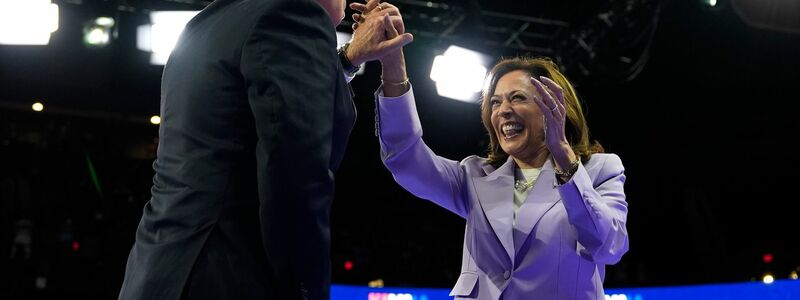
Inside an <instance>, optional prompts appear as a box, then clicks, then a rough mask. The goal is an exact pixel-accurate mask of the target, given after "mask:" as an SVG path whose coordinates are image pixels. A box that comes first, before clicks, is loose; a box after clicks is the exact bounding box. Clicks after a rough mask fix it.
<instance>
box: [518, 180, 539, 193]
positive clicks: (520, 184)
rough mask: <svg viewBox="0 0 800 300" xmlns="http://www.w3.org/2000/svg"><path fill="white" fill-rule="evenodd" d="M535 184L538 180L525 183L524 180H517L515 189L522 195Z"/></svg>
mask: <svg viewBox="0 0 800 300" xmlns="http://www.w3.org/2000/svg"><path fill="white" fill-rule="evenodd" d="M534 183H536V180H531V181H530V182H528V181H525V180H524V179H517V181H516V182H514V188H515V189H516V190H517V191H519V192H520V193H522V192H524V191H526V190H528V189H529V188H531V187H532V186H533V184H534Z"/></svg>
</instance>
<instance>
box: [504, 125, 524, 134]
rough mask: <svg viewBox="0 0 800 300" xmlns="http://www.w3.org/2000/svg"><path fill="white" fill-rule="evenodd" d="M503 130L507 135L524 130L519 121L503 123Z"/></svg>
mask: <svg viewBox="0 0 800 300" xmlns="http://www.w3.org/2000/svg"><path fill="white" fill-rule="evenodd" d="M502 131H503V135H504V136H505V137H507V138H508V137H513V136H515V135H517V134H519V132H520V131H522V125H521V124H517V123H511V124H506V125H503V127H502Z"/></svg>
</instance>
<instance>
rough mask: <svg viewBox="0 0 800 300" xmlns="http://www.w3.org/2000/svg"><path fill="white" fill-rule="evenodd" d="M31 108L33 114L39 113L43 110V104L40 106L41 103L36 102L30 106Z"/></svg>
mask: <svg viewBox="0 0 800 300" xmlns="http://www.w3.org/2000/svg"><path fill="white" fill-rule="evenodd" d="M31 108H32V109H33V111H35V112H40V111H43V110H44V104H42V103H41V102H36V103H34V104H33V105H31Z"/></svg>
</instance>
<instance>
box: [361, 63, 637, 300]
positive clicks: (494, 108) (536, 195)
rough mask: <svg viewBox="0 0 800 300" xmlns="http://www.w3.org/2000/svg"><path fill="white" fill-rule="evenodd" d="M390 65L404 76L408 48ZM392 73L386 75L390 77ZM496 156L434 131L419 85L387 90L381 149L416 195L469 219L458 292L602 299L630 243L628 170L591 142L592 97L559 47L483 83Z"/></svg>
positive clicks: (502, 68) (458, 295)
mask: <svg viewBox="0 0 800 300" xmlns="http://www.w3.org/2000/svg"><path fill="white" fill-rule="evenodd" d="M382 63H383V72H384V75H387V74H390V75H391V76H393V77H401V78H402V77H404V76H403V75H404V73H405V64H404V63H403V60H402V55H399V56H397V57H396V59H391V58H389V59H384V60H382ZM386 78H387V76H384V80H385V79H386ZM483 95H484V96H483V102H482V105H481V118H482V121H483V124H484V126H485V128H486V131H487V132H488V134H489V137H490V146H489V155H488V158H482V157H478V156H474V155H473V156H470V157H467V158H465V159H463V160H462V161H460V162H458V161H453V160H449V159H446V158H443V157H440V156H438V155H436V154H435V153H434V152H433V151H432V150H431V149H430V148H429V147H428V146H427V145H426V144H425V142H424V141H423V140H422V127H421V125H420V122H419V117H418V116H417V112H416V105H415V103H414V95H413V90H412V88H411V86H410V84H406V85H405V86H404V88H403V89H398V88H397V87H395V86H393V85H392V84H391V83H387V82H384V85H383V87H382V88H381V90H379V92H378V93H377V98H378V99H377V106H378V109H377V112H378V116H377V118H376V119H377V120H378V122H379V124H378V126H376V127H377V128H378V129H379V130H378V132H379V138H380V145H381V157H382V159H383V162H384V164H385V165H386V167H387V168H388V169H389V171H391V172H392V175H393V176H394V178H395V180H396V181H397V182H398V183H399V184H400V185H401V186H403V187H404V188H405V189H406V190H408V191H409V192H411V193H412V194H414V195H416V196H418V197H420V198H424V199H428V200H431V201H433V202H434V203H436V204H437V205H439V206H442V207H444V208H445V209H447V210H449V211H451V212H453V213H455V214H457V215H459V216H461V217H463V218H464V219H466V221H467V222H466V234H465V237H464V257H463V259H462V267H461V275H460V276H459V278H458V281H457V282H456V283H455V286H454V288H453V290H452V291H451V293H450V296H455V299H487V300H489V299H491V300H494V299H501V298H504V299H527V298H530V297H531V296H535V297H541V298H542V299H598V298H603V297H604V291H603V280H604V277H605V265H613V264H616V263H617V262H619V260H620V259H621V258H622V255H623V254H625V252H627V250H628V233H627V229H626V226H625V223H626V220H627V214H628V205H627V202H626V201H625V192H624V189H623V185H624V183H625V174H624V168H623V166H622V162H621V160H620V158H619V157H618V156H617V155H614V154H604V153H602V152H603V148H602V147H601V146H600V144H599V143H597V142H594V143H590V142H589V129H588V126H587V125H586V120H585V118H584V116H583V112H582V109H581V105H580V102H578V98H577V97H576V96H575V91H574V89H573V87H572V85H571V84H570V83H569V81H567V79H566V78H565V77H564V76H563V75H562V74H561V73H560V72H559V71H558V67H557V66H556V65H555V64H554V63H553V62H552V61H551V60H550V59H547V58H512V59H504V60H501V61H500V62H499V63H498V64H496V65H495V66H494V68H492V72H491V73H490V75H489V76H488V78H487V80H486V86H485V87H484V89H483Z"/></svg>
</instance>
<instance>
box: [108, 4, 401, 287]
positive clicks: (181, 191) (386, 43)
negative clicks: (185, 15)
mask: <svg viewBox="0 0 800 300" xmlns="http://www.w3.org/2000/svg"><path fill="white" fill-rule="evenodd" d="M376 4H377V0H372V2H370V5H373V7H374V5H376ZM344 5H345V3H344V0H217V1H215V2H213V3H212V4H210V5H209V6H208V7H206V9H204V10H203V11H202V12H200V13H199V14H198V15H197V16H196V17H195V18H194V19H193V20H192V21H190V22H189V24H188V25H187V26H186V28H185V30H184V32H183V34H182V36H181V39H180V41H179V43H178V45H177V46H176V48H175V50H174V51H173V53H172V55H171V57H170V59H169V61H168V63H167V65H166V66H165V69H164V74H163V79H162V90H161V117H162V123H161V127H160V128H159V137H160V140H159V141H160V144H159V148H158V155H157V156H158V158H157V159H156V161H155V163H154V164H153V168H154V169H155V173H156V174H155V176H154V178H153V188H152V198H151V200H150V201H149V202H148V203H147V205H146V206H145V208H144V213H143V216H142V220H141V222H140V223H139V227H138V230H137V232H136V242H135V244H134V246H133V249H132V250H131V253H130V256H129V258H128V264H127V270H126V273H125V279H124V283H123V285H122V290H121V291H120V295H119V298H120V299H160V300H161V299H176V300H177V299H328V298H329V289H330V287H329V286H330V257H329V252H330V250H329V248H330V229H329V212H330V205H331V201H332V199H333V188H334V176H333V174H334V171H335V170H336V169H337V167H338V165H339V163H340V162H341V160H342V157H343V154H344V150H345V147H346V144H347V138H348V135H349V133H350V130H351V128H352V126H353V123H354V121H355V110H354V105H353V103H352V98H351V95H350V90H349V88H348V86H347V82H346V77H345V73H346V71H352V69H353V68H352V65H359V64H360V63H361V62H363V61H365V60H367V59H375V58H377V57H380V56H382V55H383V54H384V53H388V52H390V51H395V50H397V49H398V48H400V47H402V46H403V45H405V44H407V43H409V42H410V41H411V37H410V35H408V34H405V36H400V37H398V38H395V39H391V40H387V39H386V38H385V35H384V29H385V28H386V26H392V25H391V21H395V22H402V20H401V19H400V20H398V18H399V16H397V15H396V14H395V16H393V17H391V18H393V19H391V21H387V20H390V18H389V17H386V18H385V19H384V22H380V21H376V22H373V23H371V24H367V25H365V24H361V25H360V26H361V27H365V26H366V27H369V28H366V27H365V29H363V30H362V29H361V28H359V30H358V31H357V32H356V34H355V36H354V38H353V44H352V45H353V47H354V48H353V47H351V48H352V49H351V50H352V51H348V52H342V53H340V54H337V51H336V37H335V25H336V24H338V23H339V22H340V21H341V20H342V18H343V17H344ZM387 24H389V25H387ZM398 25H402V24H401V23H400V24H398ZM399 27H402V26H399ZM345 49H346V48H345ZM343 65H346V66H345V67H346V68H344V69H343Z"/></svg>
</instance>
